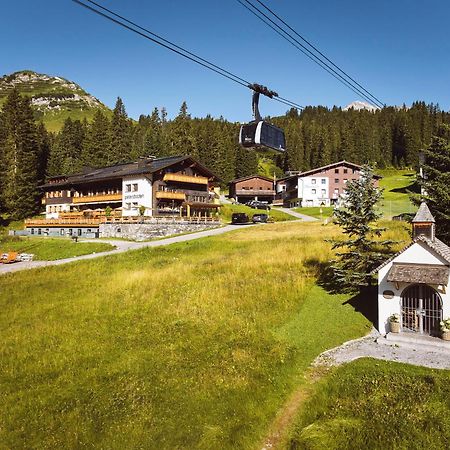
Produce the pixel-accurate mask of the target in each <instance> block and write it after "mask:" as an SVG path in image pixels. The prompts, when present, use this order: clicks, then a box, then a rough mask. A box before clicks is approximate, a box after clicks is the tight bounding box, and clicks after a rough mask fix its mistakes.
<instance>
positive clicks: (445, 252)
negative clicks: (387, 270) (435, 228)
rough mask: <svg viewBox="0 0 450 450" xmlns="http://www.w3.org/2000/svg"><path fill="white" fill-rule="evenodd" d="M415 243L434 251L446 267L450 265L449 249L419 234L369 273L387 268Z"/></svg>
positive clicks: (439, 242)
mask: <svg viewBox="0 0 450 450" xmlns="http://www.w3.org/2000/svg"><path fill="white" fill-rule="evenodd" d="M417 242H422V243H424V244H426V245H427V246H428V247H429V248H430V249H431V250H434V251H435V252H436V253H437V254H438V255H439V256H440V257H441V258H443V259H444V261H445V262H446V263H447V264H448V265H450V247H449V246H448V245H446V244H444V243H443V242H442V241H440V240H439V239H437V238H435V239H434V241H432V240H431V239H429V238H427V237H426V236H424V235H423V234H421V235H420V236H417V237H416V238H415V239H414V240H412V241H411V242H410V243H409V244H408V245H407V246H406V247H404V248H402V249H401V250H400V251H399V252H397V253H396V254H395V255H393V256H391V257H390V258H389V259H388V260H386V261H385V262H384V263H383V264H380V265H379V266H378V267H377V268H376V269H374V270H372V272H371V273H375V272H378V271H379V270H381V269H382V268H383V267H385V266H387V265H388V264H389V263H390V262H391V261H392V260H394V259H395V258H397V256H399V255H400V254H402V253H403V252H404V251H405V250H407V249H408V248H409V247H411V246H412V245H413V244H415V243H417Z"/></svg>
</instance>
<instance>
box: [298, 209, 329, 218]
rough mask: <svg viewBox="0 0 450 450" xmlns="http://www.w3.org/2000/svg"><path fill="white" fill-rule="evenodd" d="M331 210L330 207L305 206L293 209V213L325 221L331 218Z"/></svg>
mask: <svg viewBox="0 0 450 450" xmlns="http://www.w3.org/2000/svg"><path fill="white" fill-rule="evenodd" d="M333 209H334V208H333V207H332V206H322V207H312V206H306V207H304V208H294V211H296V212H298V213H300V214H306V215H307V216H311V217H316V218H318V219H321V218H322V219H326V218H327V217H331V216H332V215H333ZM321 210H322V212H321Z"/></svg>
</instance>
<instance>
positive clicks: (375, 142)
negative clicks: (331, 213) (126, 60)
mask: <svg viewBox="0 0 450 450" xmlns="http://www.w3.org/2000/svg"><path fill="white" fill-rule="evenodd" d="M270 120H271V122H272V123H274V124H275V125H278V126H279V127H281V128H283V129H284V130H285V133H286V141H287V152H286V153H285V154H283V155H278V156H277V155H270V154H266V153H260V152H255V151H253V150H248V149H243V148H241V147H240V146H239V145H238V134H239V126H240V124H238V123H232V122H229V121H227V120H225V119H223V118H219V119H215V118H213V117H211V116H209V115H208V116H206V117H204V118H192V117H191V116H190V114H189V113H188V108H187V105H186V103H185V102H183V104H182V105H181V108H180V111H179V113H178V115H177V116H176V117H175V118H174V119H172V120H169V119H168V118H167V112H166V110H165V109H164V108H162V109H161V110H158V109H157V108H154V109H153V111H152V112H151V114H148V115H141V116H140V117H139V119H138V120H137V121H134V120H131V119H130V118H129V117H128V115H127V113H126V109H125V106H124V103H123V101H122V100H121V99H120V98H118V99H117V102H116V105H115V107H114V109H113V111H112V113H111V114H108V113H105V112H103V111H101V110H97V111H96V112H95V115H94V118H93V120H92V122H90V123H88V122H87V121H86V120H83V121H80V120H73V119H71V118H70V117H69V118H67V119H66V120H65V122H64V124H63V127H62V129H61V131H60V132H59V133H49V132H47V131H46V129H45V127H44V125H43V124H42V123H41V122H38V121H35V120H34V118H33V110H32V108H31V104H30V100H29V98H27V97H25V96H23V97H22V96H21V95H20V94H19V93H18V92H17V91H16V90H13V91H12V92H11V93H10V94H9V96H8V97H7V99H6V102H5V103H4V105H3V108H2V109H1V110H0V214H2V215H4V216H8V217H12V218H23V217H27V216H30V215H33V214H35V213H37V212H39V208H40V205H39V188H38V186H39V185H40V184H42V183H44V182H45V179H46V178H47V177H50V176H55V175H62V174H73V173H77V172H80V171H82V170H83V168H84V167H101V166H107V165H113V164H117V163H121V162H127V161H133V160H136V159H138V158H139V157H142V156H150V155H153V156H156V157H163V156H173V155H191V156H193V157H194V158H196V159H197V160H199V161H200V162H201V163H203V164H204V165H205V166H207V167H208V168H210V169H211V170H212V171H213V172H215V173H216V174H217V175H218V176H219V177H220V179H221V180H222V181H223V183H224V184H226V183H227V182H228V181H230V180H231V179H233V178H237V177H242V176H246V175H251V174H255V173H258V172H262V171H263V167H262V166H261V165H259V166H258V163H259V162H260V161H261V159H262V158H264V160H265V162H269V167H270V170H271V171H273V172H275V173H276V175H277V176H281V175H283V173H284V172H285V171H287V170H308V169H311V168H314V167H318V166H321V165H325V164H329V163H332V162H336V161H339V160H342V159H346V160H348V161H351V162H355V163H366V162H370V163H372V164H376V165H377V166H378V167H390V166H393V167H403V166H416V165H417V163H418V153H419V151H420V150H421V149H423V148H425V147H427V146H428V144H429V143H430V142H431V137H432V136H433V134H435V132H436V130H437V129H438V128H439V126H440V125H441V124H442V123H450V114H449V113H447V112H444V111H441V110H440V109H439V107H438V106H437V105H426V104H425V103H423V102H416V103H414V104H413V105H412V107H411V108H406V107H402V108H393V107H388V108H384V109H382V110H379V111H376V112H369V111H354V110H349V111H343V110H342V109H340V108H336V107H335V108H333V109H328V108H325V107H308V108H305V110H303V111H302V112H298V111H297V110H290V111H288V112H287V113H286V115H285V116H282V117H277V118H273V119H270ZM264 170H266V171H267V164H266V165H265V169H264Z"/></svg>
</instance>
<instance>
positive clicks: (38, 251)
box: [0, 236, 114, 261]
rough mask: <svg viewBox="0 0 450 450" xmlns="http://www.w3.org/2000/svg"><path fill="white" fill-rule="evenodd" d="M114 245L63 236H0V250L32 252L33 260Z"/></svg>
mask: <svg viewBox="0 0 450 450" xmlns="http://www.w3.org/2000/svg"><path fill="white" fill-rule="evenodd" d="M113 248H114V247H113V246H112V245H110V244H106V243H105V242H77V243H75V242H73V241H72V240H71V239H64V238H55V239H52V238H35V237H7V236H4V237H0V251H1V252H10V251H11V252H20V253H32V254H34V255H35V257H34V259H35V260H44V261H53V260H55V259H63V258H71V257H74V256H80V255H87V254H89V253H99V252H105V251H107V250H112V249H113Z"/></svg>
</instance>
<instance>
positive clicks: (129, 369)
mask: <svg viewBox="0 0 450 450" xmlns="http://www.w3.org/2000/svg"><path fill="white" fill-rule="evenodd" d="M395 226H397V225H395ZM394 232H395V233H396V234H398V233H400V234H401V233H402V230H401V228H398V229H397V230H396V231H393V233H394ZM336 233H337V228H335V226H333V225H328V226H321V225H319V224H315V223H308V224H307V223H298V222H297V223H289V222H286V223H276V224H269V225H265V226H260V227H252V228H247V229H239V230H236V231H235V232H231V233H228V234H226V235H223V236H216V237H211V238H205V239H201V240H198V241H192V242H187V243H182V244H176V245H171V246H169V247H165V248H155V249H142V250H139V251H134V252H129V253H126V254H121V255H114V256H107V257H104V258H99V259H96V260H92V261H79V262H74V263H71V264H69V265H64V266H60V267H48V268H44V269H39V270H33V271H25V272H19V273H16V274H10V275H5V276H2V277H1V278H0V290H1V293H2V295H1V297H0V305H1V307H0V310H1V314H0V327H1V329H2V340H1V343H0V365H1V367H0V377H1V385H2V390H1V392H0V402H1V404H2V405H3V407H2V409H1V412H0V447H2V448H15V449H17V448H78V447H99V448H109V449H114V448H158V449H173V448H186V449H188V448H189V449H192V448H200V449H202V448H204V449H217V448H220V449H236V448H243V449H252V448H255V446H258V445H259V443H260V442H261V439H262V438H263V436H264V435H265V433H266V432H267V427H268V426H269V424H270V422H271V421H272V419H273V417H274V416H275V414H276V412H277V410H278V409H279V408H280V406H281V405H282V404H283V402H284V401H285V399H286V397H287V396H288V395H289V394H290V392H292V390H293V388H294V387H296V386H297V385H298V384H299V383H302V382H303V380H304V373H305V371H306V369H307V367H308V366H309V364H310V363H311V361H312V360H313V359H314V358H315V357H316V356H317V355H318V354H319V353H320V352H322V351H323V350H325V349H327V348H330V347H333V346H336V345H338V344H340V343H342V342H343V341H345V340H348V339H351V338H355V337H357V336H361V335H363V334H365V333H367V332H368V331H369V329H370V326H371V325H370V323H369V321H368V320H367V319H366V318H365V317H364V316H363V315H361V314H359V313H358V312H355V310H354V309H353V307H352V306H351V305H350V304H348V303H347V300H348V298H347V297H346V296H341V295H329V294H327V293H326V292H325V291H323V290H322V289H321V288H319V287H317V286H316V285H315V277H316V273H315V270H316V269H315V267H316V263H317V262H318V261H326V260H328V259H329V258H330V256H331V253H330V246H329V244H327V243H326V242H324V239H325V238H329V237H332V236H334V235H336Z"/></svg>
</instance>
